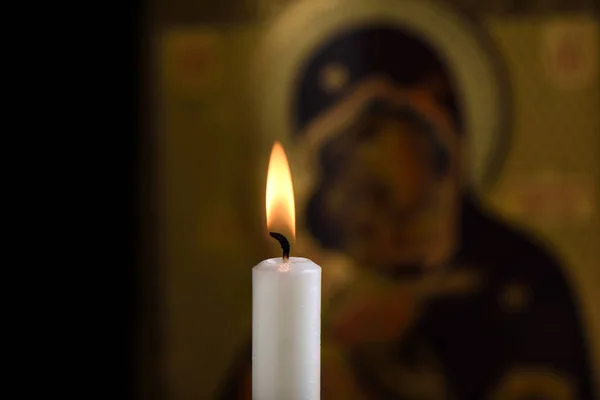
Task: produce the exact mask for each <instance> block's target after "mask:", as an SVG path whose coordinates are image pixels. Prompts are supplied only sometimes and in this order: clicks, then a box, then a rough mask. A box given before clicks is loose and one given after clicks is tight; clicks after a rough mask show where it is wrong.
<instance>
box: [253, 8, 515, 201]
mask: <svg viewBox="0 0 600 400" xmlns="http://www.w3.org/2000/svg"><path fill="white" fill-rule="evenodd" d="M380 23H384V24H386V25H397V26H398V27H399V28H401V29H404V30H407V31H409V32H411V33H413V34H416V35H417V36H419V37H421V38H423V40H425V41H426V42H428V43H429V44H430V45H431V46H432V47H433V48H434V49H435V50H436V51H437V52H438V53H439V54H440V55H441V57H442V58H443V59H444V60H445V61H446V64H447V67H448V70H449V73H450V74H451V76H452V77H453V79H454V81H455V84H456V89H457V91H458V93H457V95H458V99H459V101H460V107H461V112H462V114H463V119H464V125H465V130H466V138H467V142H466V147H467V148H466V150H465V151H464V160H463V166H464V168H465V171H464V172H465V174H466V175H465V176H467V177H468V180H469V183H470V185H471V186H472V187H473V188H474V189H476V190H480V189H482V188H483V187H484V186H486V185H487V184H489V183H491V182H492V181H494V180H495V178H496V177H497V174H498V172H499V167H500V164H501V162H502V161H503V159H504V156H505V151H506V146H507V139H508V129H507V127H508V122H509V119H510V118H509V109H508V102H507V99H508V95H509V93H508V85H507V82H506V80H505V79H503V78H505V75H504V74H503V73H502V72H503V70H502V69H501V67H502V63H501V62H500V61H501V60H500V58H499V57H498V54H497V53H496V52H495V48H494V46H492V45H491V44H492V42H491V40H489V38H488V37H487V36H486V33H485V32H483V30H480V29H478V28H477V26H476V25H475V24H473V23H472V22H471V21H470V20H468V19H467V18H465V17H464V16H463V15H461V14H459V13H458V12H456V11H454V10H452V9H451V8H449V7H446V6H442V5H440V4H435V3H432V2H425V1H422V0H421V1H419V0H369V1H364V0H305V1H301V2H299V3H296V4H293V5H291V6H289V7H288V8H286V9H284V10H283V12H282V13H281V14H280V15H279V16H278V17H277V18H275V20H274V21H273V24H272V25H270V26H269V27H268V29H267V30H266V32H265V35H264V37H263V38H262V40H261V41H260V42H259V47H258V52H257V57H258V58H257V68H258V69H257V70H256V74H257V75H256V78H257V79H254V82H255V83H256V84H258V87H256V88H255V91H254V93H256V94H257V95H258V97H259V98H257V99H256V100H257V101H256V106H257V107H258V110H257V111H258V123H259V128H260V130H261V132H262V134H263V135H264V136H265V137H266V139H268V140H281V141H283V142H284V143H290V140H291V137H292V133H293V132H292V129H293V128H292V107H291V101H292V95H293V92H292V91H293V90H294V84H295V83H296V79H297V76H296V74H297V71H298V68H300V67H301V66H302V65H303V63H304V61H305V60H306V59H307V58H308V57H310V56H311V54H312V52H314V51H315V50H316V49H317V48H318V47H319V46H320V45H322V44H323V43H324V42H325V41H326V40H327V39H329V38H330V37H331V36H332V35H335V34H338V33H340V32H343V31H345V30H349V29H352V28H357V27H362V26H368V25H376V24H380Z"/></svg>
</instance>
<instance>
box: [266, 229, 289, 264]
mask: <svg viewBox="0 0 600 400" xmlns="http://www.w3.org/2000/svg"><path fill="white" fill-rule="evenodd" d="M269 235H270V236H271V237H272V238H274V239H275V240H277V241H278V242H279V244H280V245H281V249H282V250H283V259H284V260H287V259H288V258H290V242H289V241H288V240H287V238H286V237H285V236H283V235H282V234H281V233H277V232H269Z"/></svg>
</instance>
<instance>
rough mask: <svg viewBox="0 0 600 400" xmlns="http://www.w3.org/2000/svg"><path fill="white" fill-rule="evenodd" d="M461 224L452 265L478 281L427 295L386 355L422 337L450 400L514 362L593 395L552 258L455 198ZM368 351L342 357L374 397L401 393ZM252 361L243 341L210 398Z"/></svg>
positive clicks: (495, 380) (583, 345) (468, 200)
mask: <svg viewBox="0 0 600 400" xmlns="http://www.w3.org/2000/svg"><path fill="white" fill-rule="evenodd" d="M461 223H462V227H461V232H460V235H461V241H460V243H461V247H460V250H459V251H458V253H457V256H456V259H455V260H453V261H454V262H452V263H451V265H453V266H454V267H452V268H456V269H457V270H458V269H461V268H465V269H469V270H471V271H476V272H477V274H478V275H479V276H480V277H481V278H482V283H483V284H482V285H481V287H480V288H479V289H478V290H476V291H474V292H469V293H465V294H464V295H460V294H459V295H456V294H455V295H452V296H440V297H438V298H433V299H431V300H430V301H429V302H428V305H427V307H426V309H425V312H424V313H423V314H422V315H421V316H420V318H419V320H418V322H417V323H416V324H415V325H414V326H413V328H412V329H411V331H410V332H409V333H408V334H407V335H405V336H404V339H403V340H402V342H400V343H398V344H397V349H396V351H395V352H394V354H393V355H392V356H397V357H398V360H403V361H402V362H403V363H406V362H407V361H406V360H409V362H410V357H411V354H410V353H411V349H412V348H413V344H414V343H426V344H427V346H428V347H429V348H430V349H432V351H433V352H434V353H435V355H436V359H437V360H439V362H440V364H441V369H442V374H443V376H444V377H445V380H446V382H447V387H448V390H449V392H450V395H451V397H452V398H455V399H459V400H462V399H464V400H470V399H472V400H482V399H485V398H487V397H488V396H490V395H491V394H492V393H493V392H494V391H495V390H497V388H498V385H499V384H500V382H501V379H502V378H503V377H504V376H506V375H507V374H509V373H510V372H511V371H513V370H515V371H516V370H518V369H519V368H538V369H539V368H541V369H542V370H547V371H553V372H555V373H556V376H558V377H570V379H571V382H572V384H573V390H574V392H575V398H576V399H580V400H594V399H596V397H595V392H594V388H593V385H594V382H593V379H592V371H591V365H590V348H589V347H588V346H587V339H589V338H588V337H586V334H585V331H586V329H585V326H584V324H583V322H582V319H581V316H580V304H579V301H578V299H577V296H576V295H575V291H574V290H573V287H572V285H571V282H570V279H569V277H568V275H566V274H565V271H563V270H562V269H561V266H560V265H559V263H558V262H557V261H556V259H555V258H554V257H552V256H550V254H549V252H548V251H547V249H546V248H545V246H544V245H543V244H541V243H539V241H538V240H535V239H533V238H532V237H530V236H528V235H527V234H525V233H523V232H519V231H518V230H516V229H514V228H510V227H508V226H507V225H505V224H504V223H502V222H500V221H498V220H495V219H493V218H491V217H490V216H488V215H487V214H486V213H484V212H483V211H482V208H481V207H480V206H479V205H478V204H477V202H476V201H475V200H474V199H473V198H472V197H470V196H466V197H465V199H464V202H463V208H462V216H461ZM325 267H326V266H325ZM510 288H520V289H521V291H522V293H521V295H523V296H525V297H524V298H521V299H520V302H521V305H520V306H519V307H513V308H511V307H510V306H507V305H506V303H505V301H504V300H502V299H503V293H505V292H507V290H510ZM521 297H522V296H521ZM517 300H519V299H517ZM367 358H368V357H365V355H364V354H360V353H354V354H349V359H350V360H351V364H352V367H353V369H354V371H355V376H356V380H357V382H358V383H359V385H361V386H362V387H363V388H364V390H365V391H366V392H367V393H372V397H373V398H374V399H405V397H403V396H402V395H400V394H399V393H396V392H395V391H394V390H393V389H392V388H390V387H389V385H386V384H385V383H384V382H383V380H382V379H380V376H381V374H380V373H379V371H378V368H377V367H375V368H373V366H372V365H369V363H368V362H367V361H366V360H367ZM251 361H252V355H251V345H250V342H249V343H248V345H247V346H246V348H245V349H244V350H243V351H242V352H241V354H240V358H239V359H238V360H236V362H235V363H234V365H233V368H232V371H231V373H230V375H229V376H227V377H226V382H225V384H224V385H223V388H222V389H223V390H222V391H221V392H220V393H219V397H218V398H219V399H222V400H233V399H237V398H239V392H240V385H241V384H242V382H243V379H244V377H245V374H247V372H248V371H249V368H251ZM415 362H418V361H415ZM525 398H532V399H533V398H540V397H535V396H533V397H525ZM541 398H544V397H543V396H542V397H541ZM282 400H283V399H282ZM324 400H327V399H324Z"/></svg>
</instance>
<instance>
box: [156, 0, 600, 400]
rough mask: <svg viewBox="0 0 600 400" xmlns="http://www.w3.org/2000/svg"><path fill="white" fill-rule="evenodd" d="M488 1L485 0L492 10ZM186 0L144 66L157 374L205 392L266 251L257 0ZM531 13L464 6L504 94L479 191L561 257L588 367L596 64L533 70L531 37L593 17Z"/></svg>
mask: <svg viewBox="0 0 600 400" xmlns="http://www.w3.org/2000/svg"><path fill="white" fill-rule="evenodd" d="M277 3H278V2H270V3H269V8H268V9H269V10H276V9H277V5H278V4H277ZM280 3H281V2H280ZM499 3H500V2H495V3H490V9H494V7H496V9H498V10H500V9H501V5H498V4H499ZM583 3H585V2H580V3H578V4H582V6H585V4H583ZM184 4H186V5H187V7H188V10H191V11H189V15H188V16H187V17H186V15H184V14H185V13H184V12H183V10H184V9H185V6H184ZM189 4H190V3H189V2H185V3H183V2H175V3H173V4H171V6H170V8H168V9H167V10H170V13H171V14H169V12H165V13H163V17H162V18H164V19H165V21H163V22H162V23H161V26H162V28H160V29H159V31H158V37H157V41H156V51H155V54H156V60H155V61H156V65H157V68H156V75H155V77H154V79H155V80H156V82H158V83H157V85H156V97H157V102H158V107H157V110H158V113H157V115H156V116H155V117H156V118H155V123H156V124H157V130H158V141H157V146H156V149H157V151H156V154H155V158H156V160H157V165H158V169H159V170H160V173H159V177H160V185H159V187H160V188H161V189H162V190H161V193H160V197H161V201H160V202H159V204H160V212H159V215H160V218H161V221H160V224H159V226H161V227H162V229H161V232H160V237H161V242H160V247H161V252H160V254H161V255H162V257H161V259H160V262H159V264H160V279H159V285H160V286H159V289H160V296H159V298H160V301H161V306H160V310H161V311H160V312H161V316H160V321H161V333H162V334H161V336H160V341H161V343H160V345H159V348H160V350H161V356H160V359H161V360H162V361H163V363H162V369H163V370H162V374H163V375H162V376H161V377H160V379H162V380H163V384H164V389H165V392H166V393H165V394H166V396H167V398H169V399H177V400H179V399H182V400H184V399H205V398H212V393H213V390H214V389H215V388H216V385H218V384H219V383H220V380H221V379H222V378H223V374H224V373H225V372H226V369H227V367H228V365H229V364H230V363H231V360H232V358H233V357H234V356H235V354H236V352H237V351H238V350H239V345H240V344H241V343H242V342H243V341H244V340H245V339H246V338H247V335H248V334H249V330H250V322H251V316H250V310H251V308H250V307H251V303H250V302H251V274H250V271H251V268H252V267H253V266H254V265H255V264H256V263H258V262H259V261H260V260H262V259H264V258H266V257H269V256H272V255H273V251H276V246H275V245H273V244H271V243H269V240H268V238H266V237H265V236H266V235H265V231H264V227H263V224H264V223H263V221H262V219H263V218H264V211H263V208H264V205H263V201H264V200H263V199H264V179H265V176H266V161H267V159H268V151H269V149H270V146H271V143H264V140H262V139H261V136H260V132H258V130H257V128H256V123H255V120H254V119H255V118H254V116H253V113H252V96H251V94H250V93H248V90H247V88H248V80H249V79H251V77H250V75H249V68H250V66H249V64H250V59H251V56H252V52H253V50H254V46H255V45H256V41H257V38H258V36H259V34H260V33H261V30H262V29H263V26H264V25H263V24H262V23H259V22H257V21H263V19H264V17H262V15H263V14H262V13H261V10H263V9H261V8H260V5H259V6H256V5H254V6H252V5H248V3H243V4H239V5H238V6H236V7H234V6H231V7H229V8H227V7H225V6H223V7H222V8H220V9H219V8H218V7H217V8H214V10H213V11H214V14H213V16H212V17H210V13H207V14H206V15H207V16H205V17H204V18H201V17H200V15H202V12H201V11H202V10H201V8H198V9H195V8H194V7H193V6H191V5H189ZM494 4H496V5H495V6H494ZM464 5H465V4H463V6H464ZM177 7H181V9H179V10H178V9H177ZM197 7H199V6H197ZM244 7H245V8H244ZM215 10H217V11H218V12H217V11H215ZM219 10H220V11H219ZM228 10H229V11H228ZM219 13H221V14H219ZM545 14H546V15H543V16H542V15H535V13H534V15H519V16H511V15H502V14H497V15H493V14H491V13H490V14H489V15H479V17H478V20H479V22H480V23H481V25H482V26H483V27H484V28H485V29H486V30H487V31H488V32H489V34H490V35H491V37H492V38H493V40H494V42H495V43H496V45H497V46H498V48H499V50H500V52H501V54H502V56H503V58H504V62H505V64H506V68H507V70H508V74H509V77H508V78H509V81H510V84H511V86H512V95H513V98H512V99H511V103H512V104H511V107H512V113H513V120H512V121H511V122H510V124H511V125H510V134H511V137H510V142H509V145H510V147H509V151H508V155H507V157H506V159H505V161H504V163H503V164H502V168H501V170H500V173H499V176H498V179H497V181H496V182H495V183H494V184H493V185H491V187H490V188H489V189H486V191H485V192H484V193H481V194H482V196H484V197H485V198H486V199H487V200H488V203H489V204H490V206H491V207H493V208H494V209H495V210H497V211H498V212H500V213H501V214H503V215H504V216H506V217H507V218H509V219H510V220H511V221H513V222H514V223H516V224H518V225H521V226H526V227H528V228H530V229H532V230H534V231H535V232H537V233H538V234H539V235H540V236H541V237H543V238H544V239H545V240H547V241H548V242H549V243H551V244H552V247H553V249H554V251H555V252H556V253H557V254H558V255H559V256H560V257H562V258H563V260H564V261H565V263H566V267H567V268H568V274H570V275H571V276H572V279H573V280H574V282H575V284H576V287H577V289H578V290H579V293H580V297H581V299H582V301H583V304H582V307H583V313H584V316H585V321H586V323H587V327H588V335H589V338H590V339H595V342H594V348H593V351H594V358H595V368H596V371H600V354H599V350H600V309H599V308H598V307H597V305H598V304H600V291H599V290H598V288H600V268H599V267H600V261H599V260H600V247H599V246H598V244H599V243H600V227H599V224H598V203H599V202H598V200H597V199H598V197H599V192H598V187H599V183H600V116H599V114H600V111H599V110H600V90H599V88H600V85H599V84H598V83H599V81H598V67H597V62H596V68H595V70H594V71H593V73H592V74H591V76H590V77H587V78H586V79H584V81H585V82H584V83H580V84H577V85H572V86H573V87H567V86H565V85H566V84H564V83H561V82H559V78H557V77H553V76H552V74H551V73H550V72H547V68H546V64H545V63H547V61H545V60H546V59H545V58H544V51H543V43H545V40H546V39H545V38H546V36H547V33H546V32H547V31H548V29H550V28H551V26H550V25H551V24H555V23H556V22H557V21H558V22H561V21H573V19H574V18H575V19H577V18H583V19H582V20H581V21H584V23H585V24H588V25H590V26H592V28H591V30H590V32H592V34H591V36H593V37H594V39H593V40H592V39H590V40H592V41H591V43H595V46H596V49H597V48H598V47H599V46H598V43H599V42H598V41H597V38H598V23H597V20H596V21H594V20H593V19H590V17H589V13H574V14H569V15H568V16H567V15H564V13H562V12H555V13H545ZM258 15H261V18H258V17H257V16H258ZM228 16H229V20H227V18H228ZM187 19H189V21H187ZM223 21H225V22H223ZM549 27H550V28H549ZM594 30H595V31H594ZM594 32H595V33H594ZM594 40H596V41H595V42H594ZM190 49H195V50H190ZM195 55H196V56H195ZM194 57H196V58H194ZM596 58H597V57H596ZM532 188H538V189H537V190H538V191H539V192H541V193H544V194H545V196H544V195H542V200H540V201H541V202H540V203H536V204H538V207H533V208H527V207H524V206H523V202H524V201H525V200H523V199H524V198H527V196H528V195H529V196H532V194H531V193H530V192H531V191H532ZM565 191H567V192H569V193H575V194H573V195H572V196H571V197H572V198H575V200H571V203H569V206H567V207H565V208H564V209H560V210H561V211H560V212H557V211H556V210H558V209H559V208H560V206H559V205H557V204H558V200H555V201H553V200H552V198H551V197H552V194H556V193H558V194H561V193H563V192H565ZM557 196H558V195H557ZM544 197H545V199H544ZM539 204H541V205H539ZM544 207H546V208H547V210H550V211H546V213H544V212H543V211H544V210H543V208H544ZM557 207H558V208H557ZM324 267H326V266H324ZM594 306H596V307H594Z"/></svg>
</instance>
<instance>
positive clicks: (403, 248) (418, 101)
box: [307, 85, 458, 268]
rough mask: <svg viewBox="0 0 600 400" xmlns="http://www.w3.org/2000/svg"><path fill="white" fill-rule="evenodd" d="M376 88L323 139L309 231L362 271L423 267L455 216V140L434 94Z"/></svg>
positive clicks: (432, 91)
mask: <svg viewBox="0 0 600 400" xmlns="http://www.w3.org/2000/svg"><path fill="white" fill-rule="evenodd" d="M377 87H378V88H379V89H378V90H373V91H372V92H371V94H372V96H365V97H364V98H363V99H362V101H357V103H358V104H359V105H356V106H355V111H356V112H354V113H353V112H347V113H343V112H340V111H339V110H337V114H335V113H336V111H333V114H332V115H336V118H347V119H349V120H351V122H348V123H342V124H340V125H339V126H340V128H338V130H336V131H334V132H328V133H325V134H321V136H322V137H324V138H325V139H323V140H322V141H321V142H320V143H319V146H318V147H317V149H316V152H317V154H318V163H319V164H320V165H319V171H320V173H319V175H320V176H319V180H318V183H317V184H316V185H315V190H314V193H313V195H312V198H311V200H310V202H309V206H308V208H307V220H308V227H309V230H310V231H311V233H312V235H313V236H314V237H315V238H316V239H317V240H320V241H321V242H322V243H324V244H325V246H329V247H331V248H335V249H337V250H341V251H342V252H344V253H346V254H347V255H349V256H351V257H352V258H354V259H355V260H357V261H359V262H360V263H361V264H367V265H371V266H377V267H380V268H386V267H390V266H397V265H401V264H419V263H424V262H426V260H425V259H424V257H425V255H426V254H427V253H428V252H429V251H431V248H432V246H434V247H435V246H437V245H438V244H439V243H437V242H439V240H440V237H441V236H443V226H444V224H443V223H442V222H443V221H445V220H447V219H448V218H450V213H451V212H452V210H451V207H450V203H449V200H448V199H449V197H451V196H449V195H450V193H449V191H452V189H453V188H455V185H453V184H452V183H453V182H454V181H456V179H455V178H456V176H455V174H454V171H455V170H456V169H457V168H456V164H457V160H458V157H457V154H456V153H457V151H456V150H457V144H456V134H455V133H454V132H450V131H451V125H450V124H449V123H448V122H447V121H448V118H447V117H446V110H445V109H444V105H443V103H442V102H440V101H438V99H439V98H440V96H439V94H438V92H436V87H432V86H428V85H423V86H422V87H419V88H417V89H415V88H413V89H411V90H410V91H407V90H397V89H395V88H394V89H392V90H390V89H389V87H387V85H383V86H377ZM383 87H387V89H385V90H384V91H382V90H380V89H381V88H383ZM366 92H368V91H366ZM357 93H362V92H361V91H360V89H359V90H357ZM347 111H350V108H349V109H348V110H347ZM334 125H335V124H334ZM322 126H323V127H325V126H333V125H328V124H325V123H323V124H322ZM313 129H314V130H316V128H313ZM313 134H314V132H313ZM444 202H446V203H447V204H445V203H444Z"/></svg>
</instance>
